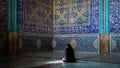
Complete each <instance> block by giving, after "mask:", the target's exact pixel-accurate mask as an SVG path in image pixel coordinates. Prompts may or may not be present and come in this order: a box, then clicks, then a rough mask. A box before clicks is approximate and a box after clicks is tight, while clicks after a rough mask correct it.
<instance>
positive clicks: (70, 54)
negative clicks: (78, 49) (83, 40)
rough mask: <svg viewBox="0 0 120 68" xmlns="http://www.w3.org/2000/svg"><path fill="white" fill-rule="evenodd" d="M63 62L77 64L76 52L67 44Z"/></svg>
mask: <svg viewBox="0 0 120 68" xmlns="http://www.w3.org/2000/svg"><path fill="white" fill-rule="evenodd" d="M63 62H76V58H75V56H74V50H73V48H72V46H71V45H70V44H67V46H66V49H65V58H64V59H63Z"/></svg>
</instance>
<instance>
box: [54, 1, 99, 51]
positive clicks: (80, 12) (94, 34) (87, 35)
mask: <svg viewBox="0 0 120 68" xmlns="http://www.w3.org/2000/svg"><path fill="white" fill-rule="evenodd" d="M53 24H54V42H55V44H56V48H55V50H64V49H65V46H66V45H67V44H68V43H71V44H72V45H73V46H75V50H76V51H80V52H99V49H98V47H99V42H98V40H99V0H59V1H58V0H55V1H54V23H53ZM56 36H57V37H56ZM73 39H74V40H73ZM72 40H73V41H74V42H71V41H72ZM55 44H54V45H55Z"/></svg>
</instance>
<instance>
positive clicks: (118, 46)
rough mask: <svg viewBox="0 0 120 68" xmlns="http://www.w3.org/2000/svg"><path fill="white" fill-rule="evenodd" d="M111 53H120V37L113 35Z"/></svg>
mask: <svg viewBox="0 0 120 68" xmlns="http://www.w3.org/2000/svg"><path fill="white" fill-rule="evenodd" d="M110 44H111V53H120V35H111V39H110Z"/></svg>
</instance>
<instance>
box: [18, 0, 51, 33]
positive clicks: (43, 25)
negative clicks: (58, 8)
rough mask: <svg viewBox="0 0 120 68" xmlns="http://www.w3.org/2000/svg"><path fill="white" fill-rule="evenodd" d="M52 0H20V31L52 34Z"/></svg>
mask: <svg viewBox="0 0 120 68" xmlns="http://www.w3.org/2000/svg"><path fill="white" fill-rule="evenodd" d="M52 4H53V1H52V0H47V1H45V0H29V1H28V0H19V7H18V8H19V9H18V10H19V11H18V15H19V18H18V30H19V32H36V33H43V34H52V27H53V25H52V24H53V18H52V17H53V16H52V14H53V11H52V9H53V6H52Z"/></svg>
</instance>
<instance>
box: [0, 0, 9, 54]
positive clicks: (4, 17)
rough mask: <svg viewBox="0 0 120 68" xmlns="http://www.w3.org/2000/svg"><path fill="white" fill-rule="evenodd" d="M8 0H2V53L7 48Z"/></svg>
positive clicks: (0, 6)
mask: <svg viewBox="0 0 120 68" xmlns="http://www.w3.org/2000/svg"><path fill="white" fill-rule="evenodd" d="M6 27H7V0H0V53H3V52H5V50H6V43H7V41H6V38H7V37H6V35H7V34H6V31H7V28H6Z"/></svg>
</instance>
